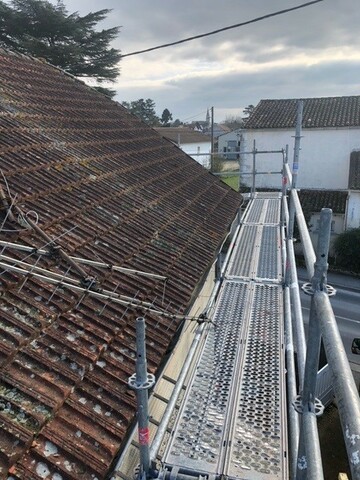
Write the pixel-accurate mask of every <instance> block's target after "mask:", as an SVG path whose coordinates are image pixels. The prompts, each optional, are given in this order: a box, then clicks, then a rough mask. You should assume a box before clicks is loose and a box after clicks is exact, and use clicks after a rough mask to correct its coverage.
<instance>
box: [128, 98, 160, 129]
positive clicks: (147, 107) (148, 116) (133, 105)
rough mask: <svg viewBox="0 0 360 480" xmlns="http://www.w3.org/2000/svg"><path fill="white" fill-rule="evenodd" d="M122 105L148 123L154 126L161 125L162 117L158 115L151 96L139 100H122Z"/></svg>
mask: <svg viewBox="0 0 360 480" xmlns="http://www.w3.org/2000/svg"><path fill="white" fill-rule="evenodd" d="M122 105H123V106H124V107H125V108H127V109H128V110H130V112H131V113H133V114H134V115H136V116H137V117H139V118H141V120H143V121H144V122H145V123H147V124H148V125H151V126H152V127H155V126H157V125H159V123H160V119H159V117H158V116H157V115H156V111H155V102H154V100H152V99H151V98H147V99H146V100H144V99H143V98H139V100H134V101H132V102H122Z"/></svg>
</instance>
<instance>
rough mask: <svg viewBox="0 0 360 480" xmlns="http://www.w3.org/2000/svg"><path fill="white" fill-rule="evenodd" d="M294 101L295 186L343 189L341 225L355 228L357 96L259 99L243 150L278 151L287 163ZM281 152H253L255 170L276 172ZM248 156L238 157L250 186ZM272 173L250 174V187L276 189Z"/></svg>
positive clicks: (359, 138)
mask: <svg viewBox="0 0 360 480" xmlns="http://www.w3.org/2000/svg"><path fill="white" fill-rule="evenodd" d="M298 100H302V101H303V119H302V138H301V150H300V158H299V170H298V178H297V187H298V188H300V189H316V190H339V191H347V192H348V199H347V212H346V218H345V229H347V228H357V227H360V96H359V95H356V96H347V97H321V98H304V99H282V100H261V101H260V103H259V104H258V105H257V106H256V108H255V109H254V111H253V113H252V114H251V115H250V117H249V118H248V120H247V121H246V125H245V132H244V145H243V151H251V150H252V149H253V146H254V141H255V145H256V149H257V150H266V151H272V150H281V149H282V148H285V147H286V145H289V160H290V162H289V163H290V165H291V164H292V158H293V148H294V135H295V125H296V113H297V103H298ZM281 168H282V156H281V155H279V154H276V153H274V154H271V153H270V154H266V155H257V156H256V170H257V171H258V172H270V171H280V170H281ZM252 170H253V156H252V155H250V154H248V155H246V154H245V155H242V156H241V172H242V174H243V175H242V182H243V183H246V184H247V185H249V186H250V185H251V182H252V178H251V176H250V175H244V173H245V174H247V173H250V172H252ZM279 185H280V178H279V176H277V175H271V174H267V173H264V174H261V175H257V176H256V188H279Z"/></svg>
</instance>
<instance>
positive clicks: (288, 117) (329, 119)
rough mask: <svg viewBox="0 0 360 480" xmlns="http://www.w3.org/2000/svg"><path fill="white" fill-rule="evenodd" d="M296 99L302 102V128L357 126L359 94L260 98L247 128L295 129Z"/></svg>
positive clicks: (358, 121) (359, 122)
mask: <svg viewBox="0 0 360 480" xmlns="http://www.w3.org/2000/svg"><path fill="white" fill-rule="evenodd" d="M298 100H302V101H303V105H304V107H303V122H302V126H303V128H321V127H323V128H325V127H326V128H330V127H358V126H360V96H359V95H356V96H348V97H320V98H302V99H279V100H261V101H260V102H259V104H258V105H257V106H256V107H255V109H254V111H253V113H252V114H251V115H250V117H249V118H248V119H247V120H246V124H245V128H246V129H258V128H259V129H264V128H294V127H295V125H296V112H297V102H298Z"/></svg>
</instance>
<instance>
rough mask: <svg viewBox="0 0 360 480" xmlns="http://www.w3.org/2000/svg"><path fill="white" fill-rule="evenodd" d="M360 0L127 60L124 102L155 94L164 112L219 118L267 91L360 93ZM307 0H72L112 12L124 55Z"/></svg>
mask: <svg viewBox="0 0 360 480" xmlns="http://www.w3.org/2000/svg"><path fill="white" fill-rule="evenodd" d="M358 1H359V0H323V1H322V2H320V3H317V4H314V5H312V6H309V7H307V8H304V9H301V10H297V11H294V12H291V13H286V14H284V15H281V16H277V17H273V18H270V19H267V20H263V21H261V22H259V23H255V24H252V25H247V26H244V27H241V28H237V29H234V30H229V31H226V32H223V33H220V34H217V35H214V36H211V37H205V38H202V39H199V40H195V41H192V42H189V43H185V44H182V45H179V46H173V47H169V48H166V49H162V50H157V51H154V52H150V53H144V54H142V55H138V56H133V57H128V58H124V59H122V61H121V75H120V76H119V78H118V80H117V82H116V84H115V85H114V87H115V88H116V90H117V92H118V93H117V96H116V100H118V101H120V102H121V101H124V100H126V101H131V100H136V99H139V98H152V99H153V100H154V101H155V103H156V110H157V113H158V114H159V115H161V113H162V111H163V110H164V108H168V109H169V110H170V112H171V113H172V114H173V118H174V119H175V118H179V119H181V120H187V119H190V118H191V119H194V120H198V119H199V120H201V119H205V114H206V109H207V108H209V107H211V106H214V109H215V121H222V120H224V119H225V117H226V116H229V115H230V116H231V115H241V114H242V110H243V108H244V107H246V106H247V105H249V104H254V105H256V104H257V103H258V102H259V101H260V100H261V99H264V98H299V97H318V96H333V95H334V96H341V95H358V94H360V35H359V33H358V31H359V25H360V8H359V3H358ZM304 2H305V0H272V1H269V0H251V1H249V0H183V1H182V2H178V1H175V0H102V1H101V2H100V1H99V0H65V4H66V6H67V8H68V10H69V12H73V11H79V13H80V14H82V15H83V14H86V13H88V12H89V11H95V10H99V9H102V8H109V9H112V12H111V13H110V14H109V16H108V18H107V20H106V21H105V22H103V24H102V25H101V26H102V27H104V28H108V27H112V26H121V32H120V35H119V38H118V40H117V41H116V42H115V44H114V46H115V47H116V48H119V49H120V50H121V52H122V53H123V54H126V53H130V52H133V51H136V50H140V49H145V48H149V47H152V46H156V45H159V44H163V43H168V42H173V41H176V40H180V39H182V38H185V37H189V36H193V35H197V34H200V33H205V32H208V31H211V30H215V29H218V28H222V27H226V26H228V25H233V24H236V23H241V22H244V21H247V20H251V19H253V18H256V17H259V16H263V15H266V14H268V13H272V12H275V11H277V10H282V9H286V8H290V7H293V6H296V5H300V4H301V3H304Z"/></svg>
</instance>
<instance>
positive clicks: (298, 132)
mask: <svg viewBox="0 0 360 480" xmlns="http://www.w3.org/2000/svg"><path fill="white" fill-rule="evenodd" d="M302 115H303V102H302V101H301V100H299V101H298V103H297V114H296V131H295V143H294V160H293V169H292V181H291V189H292V190H293V189H295V188H296V186H297V176H298V172H299V157H300V141H301V125H302ZM294 222H295V206H294V204H293V199H292V198H290V221H289V228H288V238H293V234H294Z"/></svg>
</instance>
